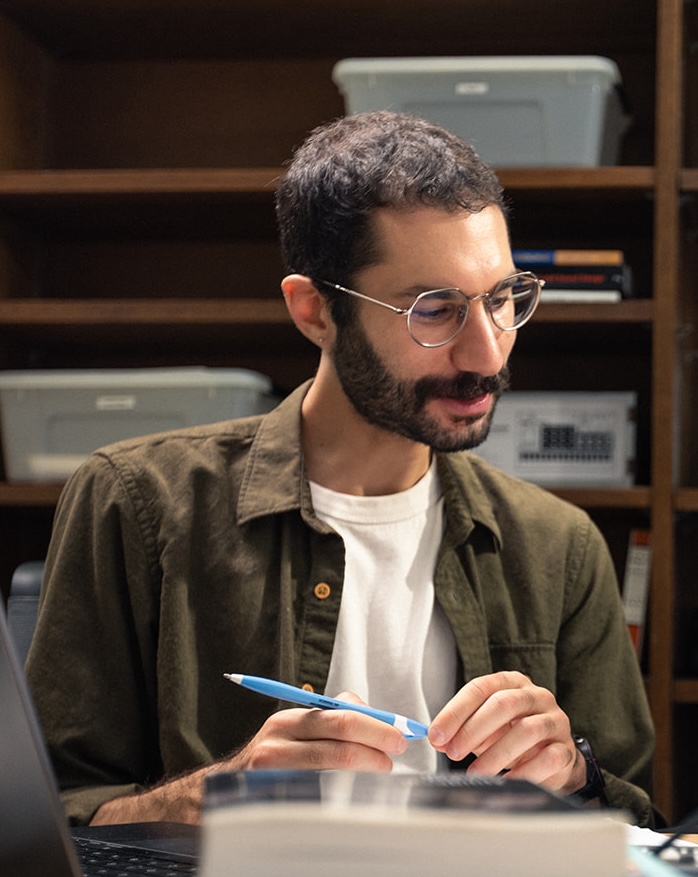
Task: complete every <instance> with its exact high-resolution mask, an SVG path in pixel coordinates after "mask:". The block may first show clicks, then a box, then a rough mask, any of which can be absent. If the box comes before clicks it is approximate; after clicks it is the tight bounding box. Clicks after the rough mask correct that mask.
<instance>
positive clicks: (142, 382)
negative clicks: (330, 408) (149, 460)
mask: <svg viewBox="0 0 698 877" xmlns="http://www.w3.org/2000/svg"><path fill="white" fill-rule="evenodd" d="M124 386H127V387H158V388H161V387H236V388H245V389H252V390H255V391H258V392H269V391H270V390H271V389H272V382H271V380H270V379H269V378H268V377H266V375H262V374H260V373H259V372H256V371H252V370H251V369H241V368H207V367H205V366H187V367H184V368H143V369H138V368H134V369H33V370H25V371H22V370H16V371H9V370H8V371H0V390H44V389H56V388H58V387H70V388H75V389H94V388H110V387H124Z"/></svg>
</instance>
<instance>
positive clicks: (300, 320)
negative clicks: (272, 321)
mask: <svg viewBox="0 0 698 877" xmlns="http://www.w3.org/2000/svg"><path fill="white" fill-rule="evenodd" d="M281 291H282V292H283V294H284V300H285V301H286V307H287V308H288V312H289V314H290V315H291V319H292V320H293V322H294V323H295V324H296V328H297V329H298V331H299V332H301V333H302V334H303V335H305V337H306V338H308V339H309V340H310V341H312V342H313V344H317V345H318V347H320V348H323V347H325V345H326V344H327V343H328V342H330V343H332V342H333V341H334V333H335V326H334V322H333V321H332V318H331V317H330V313H329V308H328V306H327V302H326V300H325V298H324V296H322V295H321V294H320V293H319V292H318V290H317V288H316V287H315V286H314V285H313V282H312V280H311V279H310V278H309V277H306V276H305V274H289V275H288V276H287V277H284V279H283V280H282V281H281Z"/></svg>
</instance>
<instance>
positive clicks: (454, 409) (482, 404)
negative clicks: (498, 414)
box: [434, 393, 492, 417]
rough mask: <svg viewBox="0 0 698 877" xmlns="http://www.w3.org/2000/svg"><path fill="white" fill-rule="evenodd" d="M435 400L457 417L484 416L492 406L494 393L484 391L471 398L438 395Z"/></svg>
mask: <svg viewBox="0 0 698 877" xmlns="http://www.w3.org/2000/svg"><path fill="white" fill-rule="evenodd" d="M434 399H435V401H436V402H437V403H438V404H439V405H440V406H443V407H444V408H445V409H446V410H447V411H448V412H450V413H451V414H453V415H455V416H456V417H482V415H484V414H487V412H488V411H489V410H490V408H491V406H492V394H491V393H482V394H481V395H479V396H472V397H471V398H469V399H461V398H457V397H455V396H436V397H434Z"/></svg>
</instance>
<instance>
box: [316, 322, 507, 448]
mask: <svg viewBox="0 0 698 877" xmlns="http://www.w3.org/2000/svg"><path fill="white" fill-rule="evenodd" d="M332 357H333V361H334V367H335V370H336V372H337V376H338V378H339V381H340V383H341V385H342V389H343V390H344V392H345V394H346V396H347V398H348V399H349V401H350V402H351V403H352V405H353V406H354V408H355V409H356V410H357V412H358V413H359V414H360V415H361V417H363V418H364V420H366V421H368V423H370V424H372V425H373V426H377V427H379V428H381V429H384V430H386V431H387V432H391V433H396V434H397V435H401V436H403V437H404V438H407V439H410V440H411V441H414V442H419V443H420V444H424V445H428V446H429V447H430V448H432V449H433V450H435V451H442V452H446V453H451V452H454V451H465V450H470V449H471V448H475V447H477V446H478V445H480V444H482V442H484V440H485V439H486V438H487V436H488V434H489V431H490V425H491V423H492V415H493V413H494V407H495V404H496V401H497V399H499V397H500V396H501V395H502V393H504V392H505V390H507V389H508V387H509V368H508V366H504V368H503V369H502V370H501V371H500V372H499V373H498V374H496V375H491V376H489V377H483V376H482V375H478V374H476V373H474V372H461V373H460V374H458V375H456V377H454V378H436V377H423V378H420V379H419V380H417V381H402V380H400V379H399V378H397V377H396V376H395V375H394V374H392V373H391V372H390V371H389V370H388V368H387V367H386V365H385V364H384V362H383V360H382V359H381V358H380V356H379V355H378V353H377V352H376V350H375V348H374V347H373V346H372V345H371V343H370V341H369V340H368V338H367V337H366V334H365V333H364V331H363V329H361V327H360V326H358V325H357V324H353V325H348V326H344V327H343V328H342V329H340V330H339V332H338V334H337V338H336V341H335V346H334V351H333V354H332ZM487 393H490V394H491V395H492V397H493V404H492V406H491V408H490V410H489V412H488V413H487V414H486V415H484V416H482V415H480V416H477V417H462V418H460V419H459V420H457V421H456V422H455V423H454V424H453V426H451V427H444V426H441V425H440V424H439V423H437V422H436V421H435V420H434V419H433V418H432V417H430V416H429V414H428V413H427V410H426V404H427V402H428V401H429V400H430V399H434V398H440V397H441V398H442V397H450V398H453V399H459V400H466V399H474V398H477V397H478V396H482V395H484V394H487Z"/></svg>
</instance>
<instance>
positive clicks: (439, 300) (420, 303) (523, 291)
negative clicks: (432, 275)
mask: <svg viewBox="0 0 698 877" xmlns="http://www.w3.org/2000/svg"><path fill="white" fill-rule="evenodd" d="M320 283H322V285H323V286H329V287H331V288H332V289H337V290H339V291H340V292H346V293H348V294H349V295H353V296H356V297H357V298H362V299H364V300H365V301H370V302H373V304H376V305H380V306H381V307H384V308H388V309H389V310H391V311H393V312H394V313H396V314H400V315H401V316H406V317H407V331H408V332H409V333H410V335H411V336H412V338H413V339H414V340H415V341H416V342H417V344H420V345H421V346H422V347H443V345H444V344H448V342H449V341H453V339H454V338H455V337H456V335H457V334H458V333H459V332H460V331H461V329H462V328H463V326H465V321H466V320H467V319H468V313H469V311H470V305H471V304H472V303H473V302H475V301H482V303H483V305H484V306H485V310H486V311H487V313H488V314H489V316H490V319H491V320H492V322H493V323H494V325H495V326H496V327H497V328H498V329H501V330H502V331H504V332H513V331H514V330H515V329H518V328H519V327H521V326H523V325H524V323H527V322H528V321H529V320H530V319H531V317H532V316H533V312H534V311H535V309H536V308H537V307H538V302H539V301H540V291H541V289H542V288H543V286H544V285H545V281H544V280H539V279H538V277H536V275H535V274H533V273H531V272H530V271H521V272H520V273H518V274H512V275H511V276H510V277H505V278H504V280H500V281H499V283H498V284H497V285H496V286H495V287H494V289H492V290H490V292H483V293H482V294H481V295H466V294H465V293H464V292H462V291H461V290H460V289H430V290H428V291H427V292H421V293H420V294H419V295H418V296H417V298H416V299H415V300H414V301H413V302H412V304H411V305H410V307H409V308H398V307H395V306H394V305H391V304H388V303H387V302H384V301H379V300H378V299H377V298H371V297H370V296H368V295H364V294H363V293H362V292H357V291H356V290H355V289H347V288H346V287H345V286H340V285H339V284H338V283H332V282H330V281H329V280H321V281H320Z"/></svg>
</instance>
